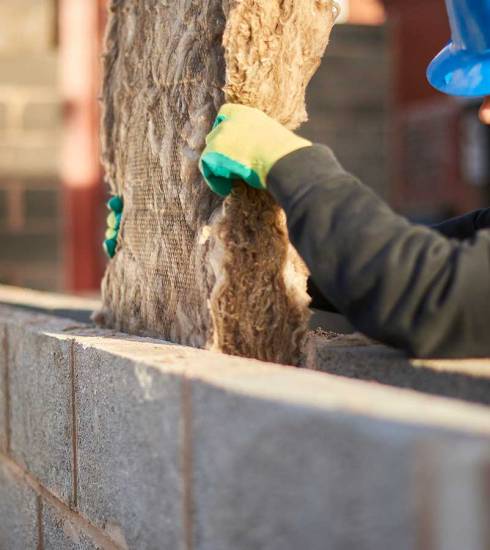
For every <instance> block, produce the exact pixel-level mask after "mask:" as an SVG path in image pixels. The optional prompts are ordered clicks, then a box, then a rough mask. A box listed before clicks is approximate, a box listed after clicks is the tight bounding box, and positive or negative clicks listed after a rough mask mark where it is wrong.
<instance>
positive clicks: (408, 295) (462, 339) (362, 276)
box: [268, 145, 490, 358]
mask: <svg viewBox="0 0 490 550" xmlns="http://www.w3.org/2000/svg"><path fill="white" fill-rule="evenodd" d="M268 185H269V189H270V191H271V193H272V194H273V195H274V197H275V198H276V200H277V201H278V202H279V204H281V206H282V207H283V208H284V209H285V211H286V215H287V218H288V228H289V233H290V238H291V241H292V242H293V244H294V245H295V247H296V248H297V250H298V252H299V253H300V254H301V256H302V257H303V259H304V260H305V262H306V263H307V265H308V267H309V269H310V271H311V273H312V277H313V279H314V280H315V282H316V283H317V285H318V286H319V287H320V290H321V291H322V293H323V294H324V295H325V296H328V298H329V299H330V300H331V301H332V302H333V303H334V305H335V306H336V307H337V308H338V309H339V310H340V311H341V312H342V313H344V314H345V315H346V316H347V318H348V319H349V320H350V321H351V323H352V324H353V325H354V326H355V327H356V328H357V329H358V330H360V331H362V332H364V333H365V334H367V335H368V336H370V337H372V338H374V339H377V340H379V341H381V342H383V343H386V344H390V345H392V346H395V347H398V348H401V349H403V350H405V351H406V352H407V353H409V354H410V355H412V356H417V357H441V358H442V357H454V358H457V357H481V356H490V231H488V230H482V231H479V232H476V233H475V234H474V236H473V238H472V239H469V240H465V241H457V240H452V239H449V238H447V237H445V236H443V235H441V234H440V233H439V232H437V231H435V230H432V229H430V228H426V227H422V226H418V225H413V224H410V223H409V222H408V221H407V220H405V219H404V218H402V217H400V216H398V215H396V214H395V213H394V212H393V211H392V210H391V209H390V208H389V207H388V206H387V205H386V204H385V203H384V202H383V201H382V200H381V199H379V198H378V197H377V196H376V195H375V194H374V193H373V192H372V191H371V190H369V189H368V188H367V187H366V186H364V185H363V184H362V183H360V182H359V181H358V180H357V179H356V178H354V177H353V176H352V175H350V174H348V173H347V172H345V171H344V170H343V168H342V167H341V166H340V164H339V163H338V161H337V160H336V158H335V156H334V155H333V153H332V152H331V151H330V149H328V148H327V147H323V146H320V145H315V146H313V147H307V148H304V149H300V150H299V151H296V152H294V153H291V154H290V155H288V156H286V157H284V158H283V159H282V160H280V161H279V162H278V163H276V165H275V166H274V167H273V169H272V171H271V172H270V173H269V177H268Z"/></svg>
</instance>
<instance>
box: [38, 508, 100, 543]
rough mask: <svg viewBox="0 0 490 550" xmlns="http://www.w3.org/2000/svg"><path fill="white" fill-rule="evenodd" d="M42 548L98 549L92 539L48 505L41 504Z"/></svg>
mask: <svg viewBox="0 0 490 550" xmlns="http://www.w3.org/2000/svg"><path fill="white" fill-rule="evenodd" d="M42 521H43V530H42V531H43V540H44V548H46V549H52V550H95V549H97V548H100V546H97V545H96V544H95V543H94V542H93V541H92V539H91V538H90V537H89V536H88V535H87V534H86V533H85V532H84V531H83V530H82V529H81V528H80V526H79V525H76V524H75V523H74V522H72V521H71V520H70V518H68V517H67V516H66V515H65V516H63V514H60V513H59V511H58V510H56V509H55V508H53V507H52V506H51V505H50V504H49V503H47V502H44V503H43V510H42Z"/></svg>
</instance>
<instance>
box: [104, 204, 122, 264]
mask: <svg viewBox="0 0 490 550" xmlns="http://www.w3.org/2000/svg"><path fill="white" fill-rule="evenodd" d="M107 208H108V209H109V210H110V211H111V213H110V214H109V216H108V217H107V231H106V234H105V241H104V250H105V252H106V254H107V256H109V258H114V256H115V255H116V248H117V239H118V237H119V228H120V227H121V218H122V211H123V199H122V197H118V196H114V197H112V198H111V199H110V201H109V202H108V203H107Z"/></svg>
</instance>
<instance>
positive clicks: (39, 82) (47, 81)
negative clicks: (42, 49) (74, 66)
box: [0, 51, 58, 91]
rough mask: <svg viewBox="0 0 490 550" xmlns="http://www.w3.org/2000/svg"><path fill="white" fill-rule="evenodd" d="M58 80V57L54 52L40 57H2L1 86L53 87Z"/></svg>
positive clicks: (0, 68)
mask: <svg viewBox="0 0 490 550" xmlns="http://www.w3.org/2000/svg"><path fill="white" fill-rule="evenodd" d="M57 80H58V55H57V52H55V51H53V52H50V53H46V54H40V55H39V54H38V55H26V56H19V55H6V56H1V57H0V86H1V85H8V86H11V85H19V86H23V87H25V86H52V89H53V91H55V90H56V84H57Z"/></svg>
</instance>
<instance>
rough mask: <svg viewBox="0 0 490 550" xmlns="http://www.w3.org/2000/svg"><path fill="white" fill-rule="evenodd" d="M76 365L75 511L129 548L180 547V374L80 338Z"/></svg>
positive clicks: (149, 549) (158, 548) (158, 549)
mask: <svg viewBox="0 0 490 550" xmlns="http://www.w3.org/2000/svg"><path fill="white" fill-rule="evenodd" d="M142 352H143V350H142ZM75 366H76V395H77V400H76V408H77V416H78V427H77V430H78V437H77V440H78V495H79V501H78V505H79V509H80V511H81V512H82V514H84V515H85V516H86V517H87V518H89V520H90V521H91V522H92V523H93V524H95V525H97V526H99V527H103V528H105V529H106V530H107V531H108V532H109V533H110V534H112V536H113V537H114V533H116V534H117V537H116V538H118V539H119V540H122V541H124V543H125V544H127V546H128V548H145V549H148V550H151V549H155V550H160V549H162V548H169V549H170V548H172V549H173V548H179V545H180V540H182V536H183V534H182V521H181V477H180V463H179V453H180V430H181V426H180V381H179V380H178V378H174V377H172V376H169V375H164V374H162V373H160V372H159V371H158V370H156V369H152V368H151V367H147V366H143V365H138V363H135V362H134V361H130V360H128V359H124V358H122V357H117V356H114V355H111V354H108V353H105V352H102V351H97V350H96V349H90V348H86V347H82V346H81V345H80V346H78V345H77V346H76V354H75Z"/></svg>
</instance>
